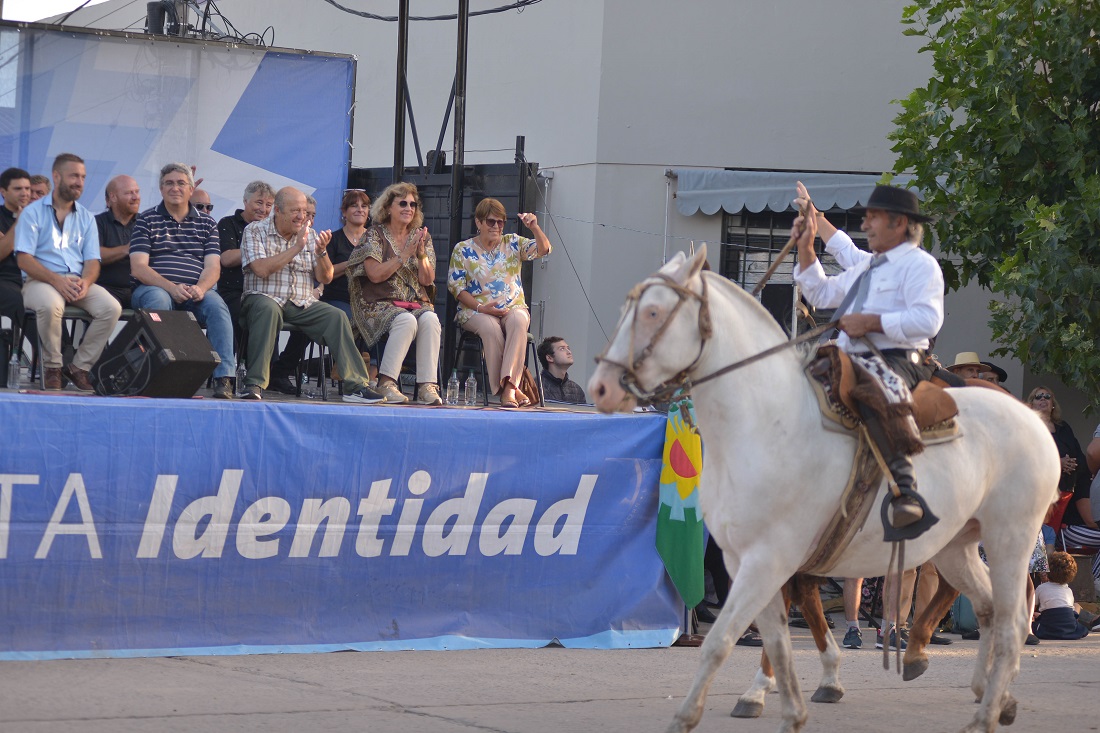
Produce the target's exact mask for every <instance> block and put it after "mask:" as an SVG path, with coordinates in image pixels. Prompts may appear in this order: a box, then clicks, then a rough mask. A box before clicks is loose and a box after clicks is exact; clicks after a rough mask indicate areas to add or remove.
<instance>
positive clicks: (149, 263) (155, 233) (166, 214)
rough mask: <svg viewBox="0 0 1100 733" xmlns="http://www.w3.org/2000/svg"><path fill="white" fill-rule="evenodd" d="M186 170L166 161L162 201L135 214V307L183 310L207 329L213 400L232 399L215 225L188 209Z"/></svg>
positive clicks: (229, 327)
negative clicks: (214, 355) (214, 362)
mask: <svg viewBox="0 0 1100 733" xmlns="http://www.w3.org/2000/svg"><path fill="white" fill-rule="evenodd" d="M192 191H194V184H193V183H192V178H191V168H190V167H188V166H186V165H184V164H182V163H169V164H168V165H166V166H164V167H163V168H161V170H160V193H161V196H162V197H163V200H162V201H161V202H160V203H159V204H158V205H157V206H155V207H153V208H151V209H146V210H145V211H143V212H141V213H140V214H138V216H137V220H136V221H135V222H134V230H133V233H132V235H131V238H130V269H131V272H132V273H133V277H134V280H135V281H136V283H137V284H136V285H135V287H134V294H133V304H134V307H135V308H148V309H150V310H186V311H190V312H191V313H194V314H195V317H196V318H197V319H198V321H199V323H200V324H201V325H202V326H204V327H205V328H206V336H207V338H209V339H210V343H211V345H212V346H213V347H214V350H215V351H216V352H218V357H219V358H220V359H221V363H219V364H218V366H217V367H216V368H215V369H214V394H213V396H214V397H215V398H217V399H226V400H228V399H232V398H233V380H232V375H233V374H234V372H235V371H236V368H237V362H236V358H235V356H234V351H233V323H232V320H231V319H230V316H229V309H228V308H227V307H226V305H225V301H223V300H222V298H221V296H220V295H219V294H218V292H217V291H216V290H214V286H215V285H217V283H218V276H219V274H220V272H221V248H220V246H219V241H218V225H217V224H215V223H214V220H213V219H212V218H211V217H209V216H207V215H206V214H200V213H199V212H198V210H196V209H195V207H194V206H192V205H191V203H190V202H191V193H192Z"/></svg>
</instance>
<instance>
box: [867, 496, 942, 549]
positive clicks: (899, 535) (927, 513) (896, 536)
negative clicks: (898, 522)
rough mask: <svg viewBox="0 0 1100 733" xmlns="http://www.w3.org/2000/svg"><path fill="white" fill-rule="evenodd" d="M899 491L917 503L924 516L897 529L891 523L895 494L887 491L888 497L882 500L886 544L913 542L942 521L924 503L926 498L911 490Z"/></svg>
mask: <svg viewBox="0 0 1100 733" xmlns="http://www.w3.org/2000/svg"><path fill="white" fill-rule="evenodd" d="M898 491H900V492H901V495H902V496H907V497H909V498H910V499H912V500H914V501H915V502H917V504H918V505H919V506H920V508H921V511H923V512H924V516H923V517H921V518H920V519H918V520H917V521H915V522H913V523H912V524H908V525H906V526H904V527H895V526H894V525H893V524H892V523H891V522H890V504H891V503H892V502H893V500H894V493H893V492H892V491H887V492H886V496H885V497H884V498H883V500H882V508H881V511H880V514H881V515H882V529H883V541H885V542H900V541H901V540H912V539H916V538H917V537H920V536H921V535H922V534H924V533H925V532H927V531H928V530H929V529H930V528H931V527H932V526H933V525H934V524H936V522H938V521H940V518H939V517H937V516H936V515H935V514H933V513H932V510H931V509H929V508H928V504H927V503H926V502H925V501H924V498H923V497H922V496H921V495H920V494H918V493H917V492H915V491H913V490H912V489H910V488H903V487H901V486H899V487H898Z"/></svg>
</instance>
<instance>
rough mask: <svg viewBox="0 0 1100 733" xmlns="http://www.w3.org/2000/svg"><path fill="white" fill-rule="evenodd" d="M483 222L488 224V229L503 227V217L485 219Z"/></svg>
mask: <svg viewBox="0 0 1100 733" xmlns="http://www.w3.org/2000/svg"><path fill="white" fill-rule="evenodd" d="M485 223H486V224H488V225H489V228H490V229H496V228H497V227H500V228H501V229H503V228H504V219H486V220H485Z"/></svg>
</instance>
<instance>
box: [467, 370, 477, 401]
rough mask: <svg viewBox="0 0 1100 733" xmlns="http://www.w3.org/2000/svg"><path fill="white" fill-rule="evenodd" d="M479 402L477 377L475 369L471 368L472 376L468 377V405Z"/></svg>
mask: <svg viewBox="0 0 1100 733" xmlns="http://www.w3.org/2000/svg"><path fill="white" fill-rule="evenodd" d="M476 404H477V378H476V377H475V376H474V370H473V369H471V370H470V376H469V377H467V378H466V406H467V407H473V406H474V405H476Z"/></svg>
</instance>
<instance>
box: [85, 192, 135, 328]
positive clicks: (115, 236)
mask: <svg viewBox="0 0 1100 733" xmlns="http://www.w3.org/2000/svg"><path fill="white" fill-rule="evenodd" d="M104 196H105V197H106V199H107V210H106V211H104V212H103V213H102V214H97V215H96V218H95V223H96V229H97V230H98V231H99V254H100V261H101V262H102V263H103V264H102V266H101V267H100V269H99V280H97V281H96V282H97V283H98V284H99V285H100V286H101V287H103V288H104V289H105V290H106V291H107V292H108V293H110V294H111V295H113V296H115V299H116V300H117V301H118V302H119V303H120V304H121V305H122V307H123V308H129V307H130V297H131V295H132V291H131V289H130V235H131V234H132V233H133V231H134V219H136V218H137V214H138V212H139V211H141V189H140V188H138V182H137V181H135V180H134V179H133V178H131V177H130V176H115V177H114V178H112V179H111V180H110V181H108V182H107V190H106V192H105V193H104Z"/></svg>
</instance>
